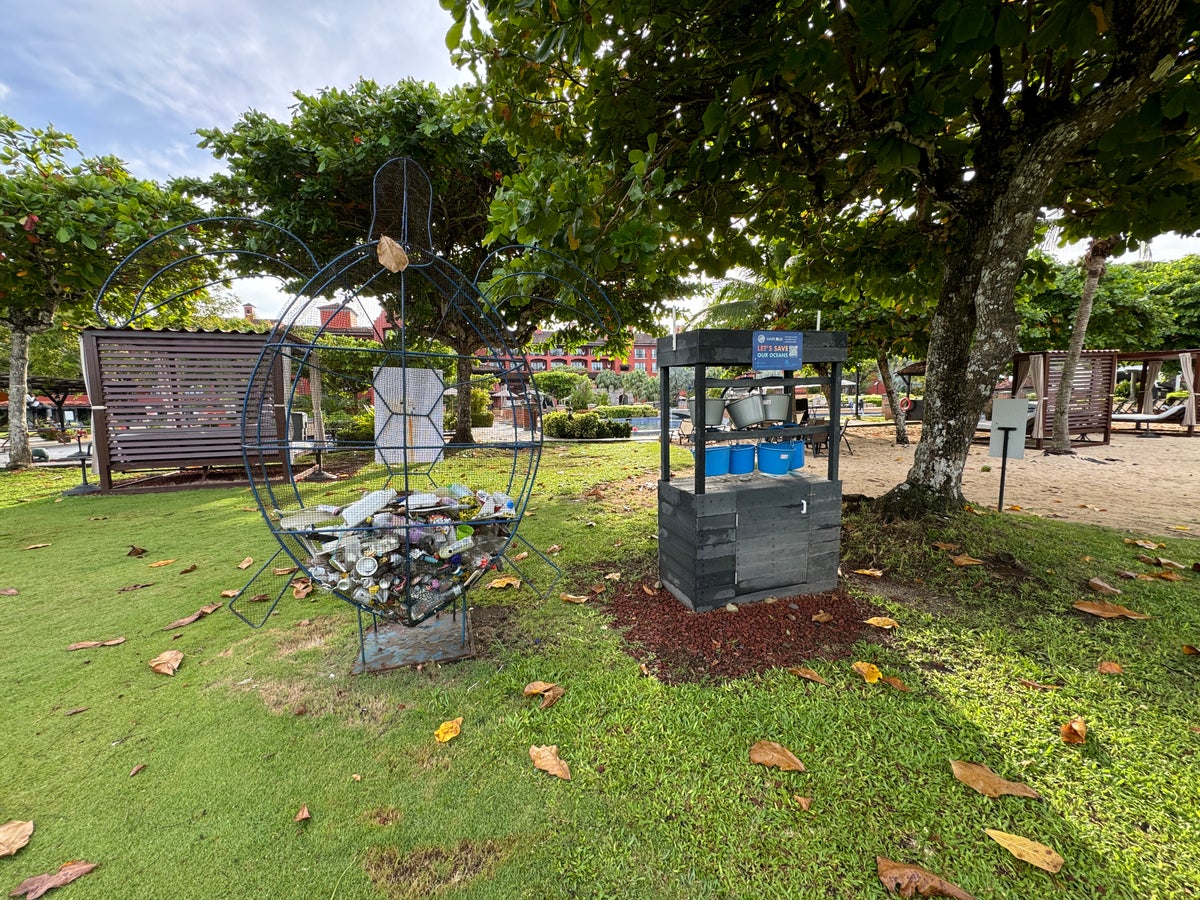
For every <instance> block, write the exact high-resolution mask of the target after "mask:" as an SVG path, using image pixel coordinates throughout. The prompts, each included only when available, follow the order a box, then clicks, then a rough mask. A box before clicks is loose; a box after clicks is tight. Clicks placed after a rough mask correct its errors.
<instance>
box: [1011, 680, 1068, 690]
mask: <svg viewBox="0 0 1200 900" xmlns="http://www.w3.org/2000/svg"><path fill="white" fill-rule="evenodd" d="M1017 683H1018V684H1021V685H1024V686H1025V687H1027V688H1033V689H1034V690H1035V691H1058V690H1062V685H1061V684H1040V683H1038V682H1036V681H1032V680H1030V679H1028V678H1018V679H1017Z"/></svg>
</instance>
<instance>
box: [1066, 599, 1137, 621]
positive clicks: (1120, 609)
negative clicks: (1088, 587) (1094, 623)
mask: <svg viewBox="0 0 1200 900" xmlns="http://www.w3.org/2000/svg"><path fill="white" fill-rule="evenodd" d="M1071 606H1073V607H1074V608H1075V609H1077V610H1079V611H1080V612H1085V613H1089V614H1091V615H1093V616H1100V617H1101V618H1103V619H1115V618H1117V617H1118V616H1125V617H1126V618H1127V619H1149V618H1150V616H1147V615H1145V614H1144V613H1140V612H1134V611H1133V610H1132V609H1127V608H1125V607H1124V606H1118V605H1117V604H1115V603H1109V602H1108V601H1107V600H1077V601H1075V602H1074V603H1072V604H1071Z"/></svg>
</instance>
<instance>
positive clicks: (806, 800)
mask: <svg viewBox="0 0 1200 900" xmlns="http://www.w3.org/2000/svg"><path fill="white" fill-rule="evenodd" d="M792 799H794V800H795V801H796V802H797V803H799V804H800V808H801V809H802V810H804V811H805V812H808V811H809V810H810V809H811V808H812V801H813V798H812V797H801V796H800V795H799V794H793V795H792Z"/></svg>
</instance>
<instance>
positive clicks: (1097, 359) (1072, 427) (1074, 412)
mask: <svg viewBox="0 0 1200 900" xmlns="http://www.w3.org/2000/svg"><path fill="white" fill-rule="evenodd" d="M1066 358H1067V354H1066V353H1065V352H1063V351H1044V352H1041V353H1019V354H1017V358H1016V364H1017V371H1018V373H1019V372H1021V371H1022V363H1023V362H1026V361H1027V362H1028V364H1029V365H1030V366H1037V365H1041V366H1043V369H1042V371H1044V372H1045V373H1046V375H1045V382H1044V384H1045V387H1044V389H1043V394H1042V396H1041V397H1040V398H1035V399H1040V400H1041V401H1042V410H1044V414H1039V415H1038V416H1037V419H1036V421H1035V424H1034V430H1033V435H1032V437H1033V439H1034V446H1035V447H1037V448H1039V449H1041V448H1042V447H1043V446H1045V444H1046V442H1047V441H1049V440H1050V437H1051V435H1052V434H1053V432H1054V407H1055V401H1056V399H1057V397H1058V385H1059V383H1060V382H1061V381H1062V374H1063V364H1064V363H1065V362H1066ZM1026 371H1030V376H1029V377H1030V378H1032V371H1031V370H1026ZM1116 380H1117V354H1116V352H1115V351H1113V350H1085V351H1084V352H1083V353H1082V354H1080V356H1079V362H1078V364H1077V365H1076V366H1075V377H1074V378H1073V379H1072V382H1071V400H1070V406H1069V407H1068V409H1067V431H1068V434H1069V435H1070V438H1071V442H1072V443H1080V442H1087V441H1095V442H1097V443H1100V444H1107V443H1108V442H1109V440H1110V439H1111V437H1112V398H1113V387H1114V386H1115V385H1116ZM1016 381H1017V379H1016V378H1014V379H1013V382H1014V384H1013V395H1014V396H1023V395H1024V394H1025V392H1026V391H1025V390H1023V389H1022V384H1018V383H1016ZM1023 384H1024V385H1025V386H1026V389H1027V388H1028V386H1029V384H1030V382H1029V381H1028V380H1023Z"/></svg>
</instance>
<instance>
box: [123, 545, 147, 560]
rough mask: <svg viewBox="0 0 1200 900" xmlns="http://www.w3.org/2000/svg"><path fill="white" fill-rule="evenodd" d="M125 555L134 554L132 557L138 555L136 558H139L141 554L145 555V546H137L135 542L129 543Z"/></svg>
mask: <svg viewBox="0 0 1200 900" xmlns="http://www.w3.org/2000/svg"><path fill="white" fill-rule="evenodd" d="M125 555H126V556H134V557H138V558H140V557H143V556H145V555H146V548H145V547H138V546H136V545H135V544H130V545H129V552H128V553H126V554H125Z"/></svg>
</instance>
